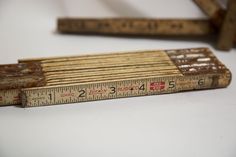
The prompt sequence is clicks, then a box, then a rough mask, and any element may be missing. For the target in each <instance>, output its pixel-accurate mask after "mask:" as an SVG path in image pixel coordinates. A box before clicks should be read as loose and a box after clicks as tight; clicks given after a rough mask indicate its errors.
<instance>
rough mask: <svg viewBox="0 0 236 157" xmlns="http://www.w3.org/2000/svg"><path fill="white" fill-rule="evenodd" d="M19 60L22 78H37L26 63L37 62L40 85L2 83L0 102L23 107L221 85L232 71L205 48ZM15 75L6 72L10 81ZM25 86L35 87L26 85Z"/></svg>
mask: <svg viewBox="0 0 236 157" xmlns="http://www.w3.org/2000/svg"><path fill="white" fill-rule="evenodd" d="M19 62H20V63H19V65H21V64H25V66H24V68H23V69H22V68H21V69H20V70H19V67H18V66H17V67H18V69H15V70H16V71H22V70H23V71H24V73H23V76H24V77H23V78H31V77H34V76H35V75H33V76H32V75H31V74H35V73H34V72H31V70H30V67H31V66H26V65H27V64H29V65H32V64H36V65H37V66H38V65H40V67H39V69H38V70H39V73H40V75H39V78H40V81H39V82H40V83H41V84H42V83H43V85H41V87H37V86H38V84H36V85H33V84H32V82H34V83H35V80H32V79H23V83H22V84H21V86H22V87H20V86H17V89H11V88H12V86H11V85H8V84H7V83H5V84H3V85H4V87H5V89H2V90H1V91H0V105H7V104H8V105H9V104H16V103H22V105H23V106H24V107H31V106H44V105H52V104H62V103H74V102H82V101H92V100H102V99H111V98H122V97H130V96H142V95H153V94H162V93H173V92H179V91H187V90H195V89H207V88H221V87H226V86H227V85H228V84H229V83H230V80H231V73H230V71H229V70H228V69H227V68H226V67H225V66H224V65H223V64H222V63H221V62H220V61H219V60H218V59H217V58H216V57H215V56H214V55H213V53H212V52H211V51H210V50H209V49H207V48H193V49H178V50H153V51H141V52H125V53H110V54H96V55H85V56H70V57H52V58H36V59H23V60H20V61H19ZM34 66H35V65H34ZM31 69H32V68H31ZM4 72H5V73H7V74H8V73H9V71H6V70H5V71H4ZM10 74H12V70H10ZM18 74H21V72H18ZM29 74H30V75H29ZM17 76H18V75H16V76H15V75H9V77H10V80H14V79H17ZM20 76H22V75H20ZM3 79H6V78H4V77H3ZM7 79H8V80H9V78H7ZM42 80H43V81H42ZM13 82H14V81H13ZM26 84H27V85H33V86H28V87H25V85H26ZM7 86H9V89H8V88H6V87H7ZM13 91H14V92H13Z"/></svg>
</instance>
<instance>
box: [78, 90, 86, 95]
mask: <svg viewBox="0 0 236 157" xmlns="http://www.w3.org/2000/svg"><path fill="white" fill-rule="evenodd" d="M79 97H85V90H83V89H82V90H80V91H79Z"/></svg>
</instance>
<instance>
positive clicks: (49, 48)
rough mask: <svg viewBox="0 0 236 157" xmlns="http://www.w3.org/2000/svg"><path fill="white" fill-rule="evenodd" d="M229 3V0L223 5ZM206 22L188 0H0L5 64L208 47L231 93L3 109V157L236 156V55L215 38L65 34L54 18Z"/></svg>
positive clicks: (1, 60) (0, 47)
mask: <svg viewBox="0 0 236 157" xmlns="http://www.w3.org/2000/svg"><path fill="white" fill-rule="evenodd" d="M223 2H224V1H223ZM60 16H75V17H119V16H129V17H157V18H164V17H165V18H166V17H168V18H174V17H179V18H182V17H188V18H197V17H203V18H204V17H205V16H204V14H203V13H202V12H201V11H200V10H199V8H198V7H197V6H196V5H195V4H194V3H193V2H192V1H191V0H178V1H177V0H162V1H161V0H67V1H63V0H38V1H36V0H0V54H1V55H0V64H7V63H15V62H16V61H17V59H20V58H31V57H46V56H60V55H79V54H89V53H99V52H116V51H129V50H146V49H171V48H189V47H202V46H206V47H210V48H211V49H212V50H213V51H214V53H215V55H216V56H217V57H218V58H219V59H220V60H221V61H222V62H223V63H225V64H226V66H227V67H228V68H229V69H230V70H231V71H232V73H233V80H232V83H231V85H230V86H229V87H228V88H224V89H216V90H205V91H195V92H185V93H176V94H169V95H157V96H147V97H137V98H125V99H115V100H106V101H97V102H86V103H80V104H67V105H56V106H48V107H37V108H26V109H23V108H19V107H14V106H8V107H0V157H21V156H22V157H32V156H34V157H41V156H43V157H52V156H57V157H60V156H67V157H72V156H76V157H78V156H80V157H94V156H97V157H111V156H114V157H116V156H117V157H118V156H119V157H120V156H122V157H134V156H135V157H138V156H140V157H143V156H161V157H172V156H173V157H211V156H214V157H235V156H236V99H235V96H236V82H235V78H234V77H235V76H236V51H235V49H234V50H231V51H230V52H221V51H217V50H215V49H214V47H213V46H212V44H214V43H215V42H216V39H214V38H213V39H210V40H208V39H203V40H201V39H196V40H188V39H184V38H181V39H177V40H174V39H171V38H170V39H160V38H159V39H158V38H156V39H147V38H122V37H119V38H116V37H104V36H82V35H60V34H58V33H56V18H57V17H60Z"/></svg>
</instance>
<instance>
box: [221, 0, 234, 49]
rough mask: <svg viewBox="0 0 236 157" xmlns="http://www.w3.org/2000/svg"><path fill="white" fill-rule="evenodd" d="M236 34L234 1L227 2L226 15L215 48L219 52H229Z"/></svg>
mask: <svg viewBox="0 0 236 157" xmlns="http://www.w3.org/2000/svg"><path fill="white" fill-rule="evenodd" d="M235 34H236V0H229V1H228V5H227V13H226V15H225V18H224V21H223V24H222V26H221V29H220V34H219V39H218V43H217V47H218V48H219V49H221V50H226V51H228V50H230V49H231V48H232V47H233V41H234V37H235Z"/></svg>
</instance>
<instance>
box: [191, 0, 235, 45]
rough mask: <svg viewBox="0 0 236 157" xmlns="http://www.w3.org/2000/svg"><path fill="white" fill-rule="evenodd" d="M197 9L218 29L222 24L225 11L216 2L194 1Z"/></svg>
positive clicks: (206, 0)
mask: <svg viewBox="0 0 236 157" xmlns="http://www.w3.org/2000/svg"><path fill="white" fill-rule="evenodd" d="M194 2H195V3H196V4H197V5H198V6H199V8H200V9H201V10H202V11H203V12H204V13H205V14H206V15H207V16H208V17H209V18H210V20H211V22H212V24H213V25H214V26H215V27H216V28H218V29H220V27H221V25H222V24H223V21H224V17H225V14H226V10H224V8H223V7H222V6H221V5H220V3H219V2H218V1H217V0H194ZM234 43H236V33H235V35H234Z"/></svg>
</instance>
